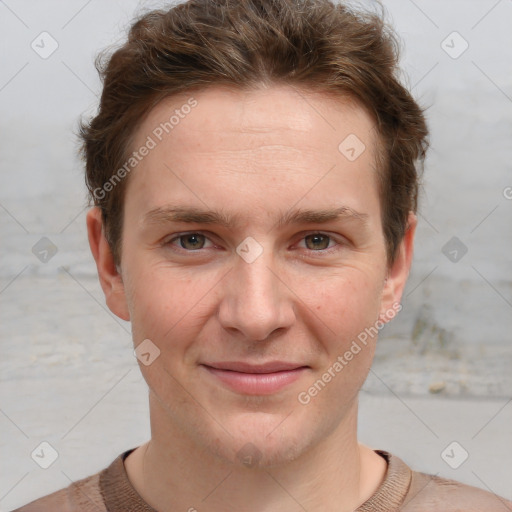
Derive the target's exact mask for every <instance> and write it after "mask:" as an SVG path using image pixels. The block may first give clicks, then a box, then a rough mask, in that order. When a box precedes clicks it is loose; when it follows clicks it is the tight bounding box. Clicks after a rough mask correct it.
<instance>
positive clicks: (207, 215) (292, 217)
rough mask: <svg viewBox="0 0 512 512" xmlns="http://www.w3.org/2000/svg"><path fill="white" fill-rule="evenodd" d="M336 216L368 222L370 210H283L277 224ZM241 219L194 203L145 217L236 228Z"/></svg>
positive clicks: (153, 221) (152, 221) (149, 222)
mask: <svg viewBox="0 0 512 512" xmlns="http://www.w3.org/2000/svg"><path fill="white" fill-rule="evenodd" d="M336 220H356V221H358V222H360V223H361V224H363V225H365V224H367V220H368V214H366V213H361V212H358V211H356V210H354V209H353V208H350V207H349V206H339V207H337V208H327V209H322V210H311V209H296V210H290V211H288V212H286V213H284V214H282V215H281V216H280V218H279V220H278V221H277V223H276V225H275V227H277V228H280V227H282V226H285V225H292V224H325V223H327V222H332V221H336ZM239 221H240V215H227V214H226V213H225V212H223V211H209V210H202V209H200V208H195V207H188V206H187V207H184V206H165V207H158V208H154V209H153V210H150V211H149V212H148V213H146V214H145V215H144V217H143V220H142V223H143V225H155V224H165V223H168V222H184V223H191V224H192V223H193V224H215V225H219V226H223V227H225V228H227V229H233V228H234V227H235V226H236V224H237V223H238V222H239Z"/></svg>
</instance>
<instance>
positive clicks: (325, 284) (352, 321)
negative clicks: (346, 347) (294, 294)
mask: <svg viewBox="0 0 512 512" xmlns="http://www.w3.org/2000/svg"><path fill="white" fill-rule="evenodd" d="M303 281H304V280H303ZM306 281H307V284H306V283H305V284H303V285H302V286H303V287H302V289H301V292H300V293H301V296H303V297H307V298H308V299H307V300H305V302H306V303H309V304H310V307H311V309H312V310H313V311H315V313H316V315H317V316H318V318H319V319H320V320H323V321H324V322H325V324H326V325H327V326H328V327H329V328H330V329H331V330H332V331H334V333H336V334H337V335H338V336H337V338H338V340H340V339H343V340H345V341H346V340H347V336H357V334H359V332H360V331H361V330H362V329H364V328H365V327H368V326H369V325H372V324H373V323H375V321H376V320H377V319H378V315H379V311H380V293H381V289H380V287H379V281H378V279H377V278H376V276H374V275H372V274H369V273H365V272H363V271H361V270H360V269H355V268H353V269H344V270H343V272H340V273H338V274H331V275H330V276H329V277H328V279H325V280H323V281H318V280H317V281H313V280H306ZM338 343H340V341H338Z"/></svg>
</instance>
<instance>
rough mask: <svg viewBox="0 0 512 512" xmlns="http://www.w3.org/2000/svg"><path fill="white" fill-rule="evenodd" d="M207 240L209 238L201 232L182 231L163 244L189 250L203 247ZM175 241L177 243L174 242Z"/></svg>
mask: <svg viewBox="0 0 512 512" xmlns="http://www.w3.org/2000/svg"><path fill="white" fill-rule="evenodd" d="M207 240H209V239H208V238H207V237H206V236H205V235H203V234H202V233H184V234H181V235H178V236H175V237H174V238H172V239H170V240H168V241H167V242H166V243H165V244H166V245H172V246H174V247H178V248H179V249H183V250H185V251H188V252H190V251H197V250H199V249H204V248H205V242H206V241H207ZM176 241H177V242H178V244H175V243H174V242H176Z"/></svg>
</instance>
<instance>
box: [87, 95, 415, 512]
mask: <svg viewBox="0 0 512 512" xmlns="http://www.w3.org/2000/svg"><path fill="white" fill-rule="evenodd" d="M190 96H193V97H194V98H195V99H196V100H197V102H198V104H197V106H196V107H195V108H194V109H193V110H192V111H191V113H190V114H188V115H187V116H185V117H184V119H182V120H180V123H179V124H178V125H176V126H175V127H174V129H173V131H172V133H171V134H169V135H167V136H165V137H164V138H163V139H162V141H161V142H159V143H158V144H157V146H156V147H155V148H154V149H152V150H151V151H150V152H149V154H148V155H147V156H146V157H145V158H144V159H143V160H142V161H141V162H140V163H139V164H138V166H137V167H136V169H135V170H134V171H133V172H132V174H131V175H130V176H129V181H128V183H127V189H126V195H125V209H124V228H123V234H122V250H121V264H120V265H119V267H118V268H116V266H115V265H114V261H113V258H112V253H111V251H110V248H109V246H108V243H107V242H106V240H105V238H104V235H103V231H102V223H101V215H100V213H99V211H98V209H97V208H93V209H91V210H90V211H89V212H88V215H87V226H88V233H89V241H90V246H91V250H92V253H93V255H94V258H95V260H96V263H97V268H98V274H99V279H100V282H101V285H102V288H103V291H104V293H105V297H106V302H107V305H108V307H109V308H110V310H111V311H112V312H113V313H115V314H116V315H118V316H119V317H120V318H122V319H125V320H130V321H131V323H132V329H133V339H134V345H135V347H137V346H138V345H139V344H140V343H141V342H142V341H143V340H145V339H149V340H151V342H152V343H154V345H156V346H157V347H158V349H159V350H160V355H159V357H157V358H156V359H155V360H154V361H153V362H152V363H151V364H150V365H148V366H146V365H144V364H142V363H141V362H139V366H140V369H141V372H142V374H143V376H144V378H145V380H146V382H147V384H148V386H149V399H150V417H151V440H150V441H148V442H147V443H145V444H144V445H142V446H141V447H139V448H138V449H136V450H135V451H134V452H133V453H132V454H131V455H130V456H129V457H128V458H127V459H126V461H125V465H126V469H127V473H128V477H129V479H130V481H131V482H132V484H133V486H134V487H135V489H136V490H137V492H138V493H139V494H140V495H141V496H142V497H143V499H144V500H145V501H147V502H148V503H149V504H150V505H151V506H152V507H154V508H155V509H157V510H159V511H160V512H166V511H171V510H189V509H191V508H192V507H194V508H195V509H197V510H198V511H199V512H201V511H203V510H207V511H212V512H214V511H215V512H216V511H225V510H246V511H251V512H252V511H254V512H256V511H258V512H260V511H275V510H279V511H281V512H287V511H290V512H291V511H298V510H304V509H306V510H308V511H316V510H318V511H319V510H322V511H333V512H334V511H337V512H340V511H343V510H347V511H348V510H354V509H355V508H356V507H357V506H359V505H360V504H362V503H363V502H364V501H366V500H367V499H368V498H369V497H370V496H371V495H372V494H373V493H374V492H375V491H376V489H377V488H378V486H379V485H380V484H381V482H382V480H383V479H384V477H385V472H386V463H385V461H384V459H383V458H381V457H380V456H379V455H378V454H376V453H375V452H374V451H373V450H371V449H370V448H368V447H366V446H364V445H362V444H360V443H358V441H357V436H356V433H357V395H358V391H359V389H360V388H361V386H362V384H363V382H364V380H365V378H366V376H367V374H368V371H369V368H370V365H371V362H372V359H373V355H374V349H375V343H376V337H374V338H371V339H370V340H369V342H368V344H367V346H364V347H363V348H362V350H361V351H360V352H359V353H358V354H357V355H355V356H354V357H353V359H352V360H351V361H350V362H349V363H348V364H347V365H346V366H345V367H344V368H343V370H342V371H340V372H338V373H336V376H335V377H334V378H332V380H331V381H330V382H329V383H328V384H327V385H326V386H325V387H324V388H323V389H322V390H321V391H320V392H319V393H318V394H317V395H316V396H314V397H313V398H311V401H310V402H309V403H308V404H306V405H304V404H301V403H300V402H299V401H298V399H297V396H298V394H299V393H300V392H302V391H307V390H308V388H310V387H311V386H312V384H313V383H314V382H315V381H317V380H318V379H319V378H321V376H322V374H324V372H325V371H326V370H327V369H328V368H329V367H332V365H333V363H334V362H335V361H336V360H337V358H338V356H340V355H343V354H344V353H345V352H346V351H347V350H348V349H349V347H350V345H351V343H352V341H353V340H355V339H357V336H358V334H360V333H361V332H362V331H364V329H365V328H368V327H370V326H373V325H374V324H375V322H376V321H377V320H378V319H381V320H382V321H387V320H388V319H389V314H388V313H387V312H388V311H389V310H390V309H391V308H392V307H393V305H395V306H396V305H397V304H398V303H399V302H400V298H401V295H402V291H403V288H404V285H405V282H406V279H407V276H408V273H409V268H410V264H411V258H412V250H413V238H414V231H415V227H416V218H415V216H414V215H413V214H412V213H411V214H410V216H409V224H408V229H407V231H406V234H405V237H404V239H403V241H402V243H401V245H400V247H399V250H398V253H397V258H396V260H395V262H394V263H393V265H388V264H387V260H386V248H385V240H384V236H383V230H382V224H381V205H380V201H379V195H378V189H377V177H376V170H375V152H376V147H377V138H376V129H375V124H374V122H373V120H372V118H371V117H370V116H369V115H368V114H367V113H366V111H365V110H364V109H363V108H362V107H360V106H358V105H357V104H354V103H353V102H349V101H348V100H347V101H345V100H342V99H340V98H333V97H331V96H328V95H326V94H320V93H313V92H311V91H307V90H305V89H301V90H300V91H299V90H297V89H295V88H292V87H289V86H276V85H273V86H271V87H269V88H263V87H262V88H260V89H257V90H256V89H255V90H251V91H240V90H234V89H229V88H226V87H221V86H215V87H211V88H209V89H206V90H203V91H200V92H195V93H194V94H193V95H191V94H188V95H187V94H183V95H180V96H174V97H171V98H167V99H166V100H164V101H163V102H162V103H160V104H159V105H157V106H156V107H155V108H154V109H153V110H152V111H151V112H150V113H149V114H148V116H147V117H146V119H145V120H144V121H143V123H142V124H141V125H140V126H139V128H138V130H137V132H136V134H135V139H134V143H133V148H134V149H135V148H138V147H140V146H141V145H142V144H143V143H144V141H145V140H146V138H147V136H148V135H150V134H151V133H152V131H153V130H154V128H155V127H157V126H158V125H159V123H161V122H163V121H165V120H168V119H169V116H170V115H171V114H172V113H173V111H174V110H175V109H176V108H180V106H181V105H183V104H184V103H185V102H186V101H187V99H189V98H190ZM349 134H356V135H357V137H358V138H359V139H360V140H361V141H362V142H363V143H364V144H365V146H366V150H365V151H364V152H363V153H362V154H361V155H360V156H359V157H358V158H357V159H356V160H355V161H349V160H348V159H347V158H346V157H345V156H344V155H343V154H342V153H341V152H340V151H339V150H338V145H339V144H340V142H341V141H343V140H344V139H345V137H347V136H348V135H349ZM166 205H167V206H168V205H181V206H186V207H190V206H194V207H197V208H200V209H204V210H216V211H218V210H222V211H223V212H224V213H225V214H226V215H230V216H231V215H232V216H235V215H236V216H237V217H236V222H235V224H234V225H233V226H232V227H231V228H230V229H228V228H226V227H223V226H221V225H217V224H204V223H202V224H198V223H192V224H190V223H184V222H179V223H176V222H159V223H157V222H154V223H148V222H146V221H145V220H144V219H145V218H146V217H145V216H146V215H147V214H148V212H149V211H151V210H153V209H155V208H163V207H165V206H166ZM341 205H343V206H347V207H349V208H351V209H353V210H355V211H357V212H359V213H361V214H363V215H364V216H365V217H364V218H365V221H364V222H363V221H361V220H360V219H358V218H346V217H343V218H341V219H338V220H334V221H330V222H327V223H300V224H288V225H287V224H285V225H282V226H279V225H278V224H277V220H278V219H279V217H280V216H281V215H282V214H283V213H286V212H289V211H290V210H294V209H297V208H301V209H313V210H322V209H326V208H335V207H339V206H341ZM191 232H192V233H198V236H199V238H195V239H192V242H190V241H189V242H188V244H187V237H182V238H178V235H180V234H183V233H189V234H190V233H191ZM318 232H320V233H322V234H324V235H325V237H321V238H320V239H315V237H314V236H311V235H312V234H314V233H318ZM201 235H204V237H201ZM247 237H252V238H254V239H255V240H256V241H257V242H258V243H259V244H260V246H261V248H262V250H263V252H262V253H261V255H260V256H259V257H257V258H256V259H255V260H254V261H253V262H252V263H248V262H247V261H245V260H244V259H243V258H241V257H240V256H239V254H238V253H237V252H236V249H237V247H238V246H239V244H240V243H241V242H242V241H243V240H244V239H246V238H247ZM196 247H197V249H196ZM194 249H195V250H194ZM275 360H280V361H291V362H294V363H300V365H304V366H307V368H306V370H305V371H303V372H302V373H301V375H300V376H299V378H298V379H297V380H296V381H295V382H293V383H291V384H289V385H287V386H286V387H284V388H283V389H280V390H278V391H276V392H275V393H272V394H269V395H248V394H245V393H241V392H236V391H233V390H232V389H230V388H227V387H226V386H225V385H224V384H223V383H222V382H220V381H219V380H218V379H217V378H216V377H215V376H213V375H211V374H210V373H209V372H208V371H206V370H205V367H204V366H201V364H202V363H205V362H216V361H217V362H218V361H245V362H248V363H252V364H258V363H263V362H267V361H275ZM247 443H252V445H253V446H254V447H256V448H255V449H254V448H252V449H253V450H256V451H255V452H253V453H256V454H257V455H258V457H257V458H258V464H256V465H253V466H252V467H247V466H246V465H244V464H243V463H242V461H241V458H240V453H242V454H244V453H246V452H244V451H243V447H244V446H245V445H247ZM245 449H246V450H247V448H245ZM240 450H242V452H240Z"/></svg>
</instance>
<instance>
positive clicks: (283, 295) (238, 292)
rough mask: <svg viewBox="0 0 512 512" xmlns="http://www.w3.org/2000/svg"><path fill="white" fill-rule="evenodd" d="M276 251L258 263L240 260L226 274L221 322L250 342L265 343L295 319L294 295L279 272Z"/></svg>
mask: <svg viewBox="0 0 512 512" xmlns="http://www.w3.org/2000/svg"><path fill="white" fill-rule="evenodd" d="M273 267H275V264H274V258H273V255H272V251H270V250H264V251H263V253H262V254H261V255H260V256H259V257H258V258H257V259H256V260H254V261H252V262H248V261H246V260H244V259H243V258H242V257H238V256H237V257H236V258H235V263H234V267H233V268H232V270H231V271H230V272H229V273H228V274H227V275H226V278H225V281H224V286H223V292H224V293H223V296H222V300H221V303H220V306H219V312H218V314H219V321H220V323H221V325H222V327H223V328H224V329H226V330H228V331H232V332H235V331H236V332H238V333H241V334H240V337H243V338H244V339H247V340H250V341H264V340H266V339H267V338H268V337H269V336H271V335H272V333H274V332H275V331H278V330H282V331H285V330H286V329H287V328H289V327H290V326H291V325H292V324H293V322H294V320H295V312H294V308H293V297H294V295H293V292H292V291H291V290H290V288H289V286H288V285H287V284H286V282H285V281H284V279H283V278H284V276H283V275H280V274H282V272H281V273H280V272H279V271H278V270H276V269H275V268H273Z"/></svg>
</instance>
